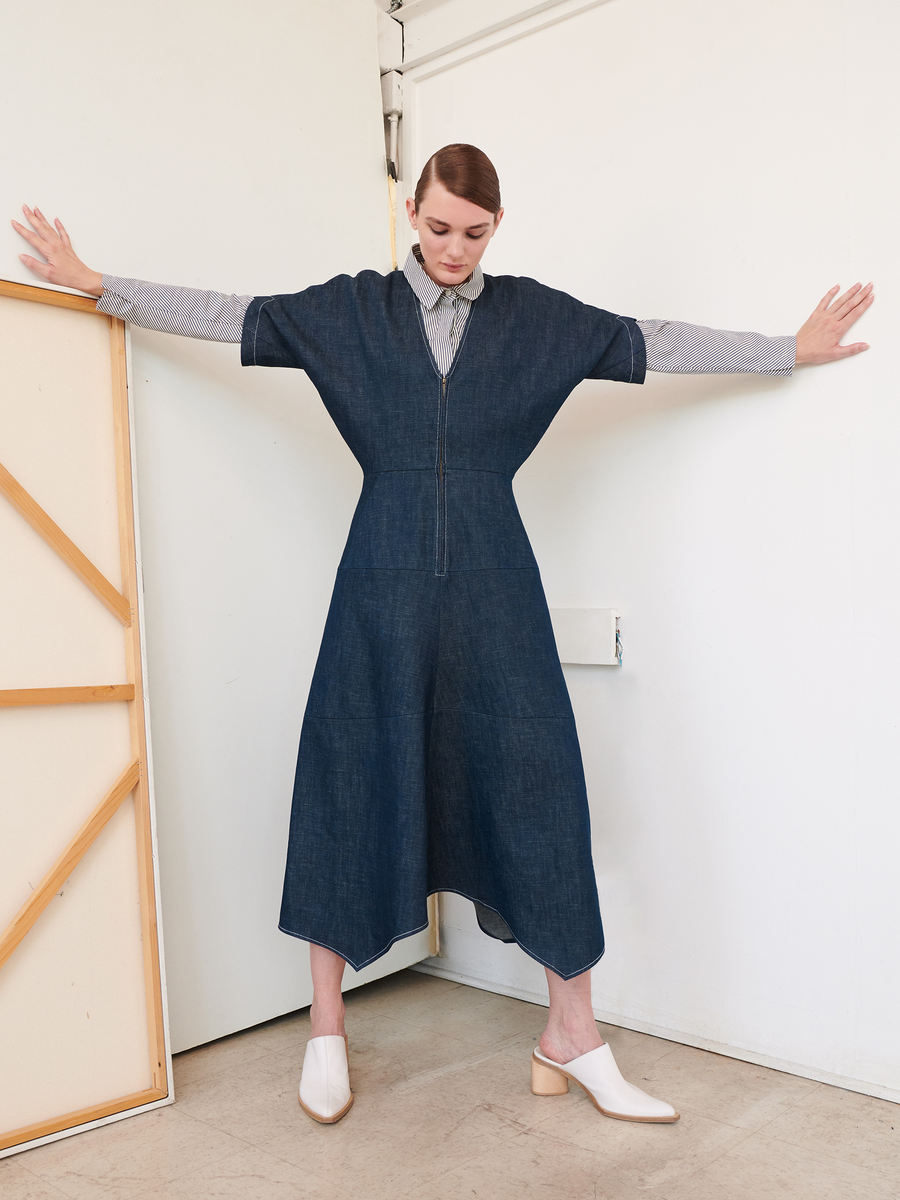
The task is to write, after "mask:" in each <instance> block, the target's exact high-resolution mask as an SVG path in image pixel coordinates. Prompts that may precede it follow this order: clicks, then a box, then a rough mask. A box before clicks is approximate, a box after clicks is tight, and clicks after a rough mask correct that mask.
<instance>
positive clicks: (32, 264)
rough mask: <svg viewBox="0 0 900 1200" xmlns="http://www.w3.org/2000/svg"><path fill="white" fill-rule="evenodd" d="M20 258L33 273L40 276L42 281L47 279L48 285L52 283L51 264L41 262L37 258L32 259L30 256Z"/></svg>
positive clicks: (25, 255)
mask: <svg viewBox="0 0 900 1200" xmlns="http://www.w3.org/2000/svg"><path fill="white" fill-rule="evenodd" d="M19 258H20V259H21V260H22V262H23V263H24V264H25V266H26V267H27V268H28V270H29V271H33V272H34V273H35V275H40V277H41V279H46V280H47V281H48V283H49V282H52V280H51V279H50V276H51V274H52V273H53V268H52V267H51V266H50V264H49V263H42V262H39V261H38V260H37V259H36V258H32V257H31V255H30V254H20V255H19Z"/></svg>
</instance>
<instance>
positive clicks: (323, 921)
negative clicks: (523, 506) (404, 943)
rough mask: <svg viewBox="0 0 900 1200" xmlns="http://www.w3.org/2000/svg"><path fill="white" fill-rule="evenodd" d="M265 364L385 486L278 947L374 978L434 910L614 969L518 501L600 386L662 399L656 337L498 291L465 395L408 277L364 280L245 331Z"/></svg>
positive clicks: (321, 724)
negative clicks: (469, 915)
mask: <svg viewBox="0 0 900 1200" xmlns="http://www.w3.org/2000/svg"><path fill="white" fill-rule="evenodd" d="M241 358H242V362H243V363H244V364H245V365H258V366H269V367H298V368H301V369H303V370H305V371H306V372H307V374H308V375H309V377H310V379H311V380H312V382H313V384H314V385H315V386H316V388H317V389H318V391H319V393H320V395H321V397H322V400H323V402H324V403H325V405H326V407H327V409H328V412H329V413H330V414H331V416H332V418H333V420H334V422H335V424H336V425H337V427H338V429H339V430H340V432H341V435H342V436H343V438H344V439H345V441H346V442H347V444H348V446H349V447H350V449H351V451H352V452H353V454H354V455H355V456H356V458H357V460H358V461H359V463H360V465H361V467H362V469H363V472H364V481H363V487H362V493H361V496H360V500H359V504H358V506H357V509H356V513H355V515H354V518H353V522H352V525H351V527H350V533H349V537H348V540H347V545H346V548H345V550H344V554H343V557H342V559H341V563H340V566H339V568H338V572H337V581H336V584H335V589H334V595H333V597H332V601H331V607H330V610H329V613H328V619H327V622H326V625H325V631H324V635H323V638H322V646H321V650H320V653H319V659H318V663H317V665H316V669H315V673H314V675H313V680H312V686H311V688H310V693H309V701H308V704H307V709H306V715H305V717H304V721H303V729H302V732H301V739H300V752H299V756H298V761H297V774H296V781H295V786H294V799H293V808H292V813H291V824H290V837H289V843H288V855H287V868H286V873H285V883H284V895H283V902H282V910H281V919H280V928H281V929H282V930H283V931H284V932H285V933H289V934H292V935H293V936H295V937H298V938H302V939H304V940H305V941H309V942H314V943H317V944H318V945H322V946H326V947H327V948H328V949H330V950H334V951H336V952H337V953H338V954H339V955H341V957H342V958H344V959H346V960H347V962H349V963H350V964H351V966H353V967H354V968H356V969H357V970H359V969H360V968H362V967H364V966H365V965H366V964H367V963H370V962H372V961H374V960H375V959H377V958H379V957H380V956H381V955H382V954H384V953H385V952H386V951H387V950H388V949H389V948H390V946H391V945H392V944H393V943H394V942H395V941H397V940H398V939H400V938H403V937H409V936H410V935H411V934H414V933H417V932H419V931H420V930H422V929H424V928H425V927H426V925H427V913H426V898H427V896H428V895H429V893H431V892H438V891H446V892H456V893H458V894H459V895H461V896H465V897H468V898H469V899H471V900H473V901H474V902H475V904H476V910H477V912H478V917H479V922H480V924H481V926H482V928H483V929H484V930H485V932H487V933H490V934H491V935H492V936H495V937H500V938H502V939H503V940H507V941H515V942H517V943H518V944H519V946H521V948H522V949H523V950H524V951H525V953H526V954H529V955H530V956H531V957H532V958H534V959H536V960H537V961H538V962H540V963H542V964H544V965H545V966H548V967H550V968H552V969H553V970H554V971H555V972H557V974H559V975H561V976H562V977H563V978H566V979H568V978H571V977H572V976H574V975H577V974H580V973H581V972H582V971H585V970H587V969H588V968H589V967H591V966H593V965H594V963H596V962H597V961H598V959H599V958H600V956H601V955H602V953H603V928H602V925H601V921H600V910H599V905H598V900H597V888H596V883H595V880H594V870H593V864H592V860H591V838H590V821H589V815H588V804H587V796H586V792H585V784H584V772H583V768H582V763H581V753H580V750H579V745H578V737H577V735H576V732H575V721H574V717H573V714H572V707H571V704H570V701H569V696H568V693H567V691H566V685H565V681H564V679H563V673H562V669H561V667H560V664H559V656H558V654H557V650H556V644H555V642H554V639H553V630H552V627H551V624H550V616H549V613H548V610H547V604H546V601H545V599H544V593H543V589H542V587H541V580H540V575H539V572H538V568H537V564H536V562H535V559H534V555H533V553H532V550H531V546H530V545H529V542H528V538H527V536H526V533H525V530H524V527H523V525H522V522H521V519H520V517H519V514H518V510H517V508H516V504H515V500H514V498H513V490H512V481H513V476H514V475H515V473H516V471H517V470H518V468H519V467H520V466H521V465H522V463H523V462H524V461H525V459H526V458H527V457H528V456H529V454H530V453H531V452H532V450H533V449H534V447H535V446H536V445H537V443H538V441H539V440H540V439H541V437H542V436H543V434H544V432H545V431H546V429H547V427H548V425H549V424H550V422H551V421H552V419H553V417H554V416H555V414H556V413H557V411H558V410H559V408H560V406H561V405H562V403H563V401H564V400H565V399H566V397H567V396H568V395H569V393H570V392H571V391H572V389H573V388H574V387H575V386H576V385H577V384H578V383H579V382H580V381H581V380H583V379H585V378H591V379H610V380H618V381H621V382H624V383H641V382H643V379H644V371H645V365H646V364H645V350H644V340H643V337H642V335H641V332H640V330H639V328H638V327H637V325H636V323H635V322H634V321H633V320H631V319H630V318H626V317H619V316H616V315H615V314H612V313H608V312H604V311H603V310H602V309H598V308H593V307H591V306H590V305H586V304H582V303H580V302H579V301H578V300H575V299H573V298H572V297H571V296H568V295H566V294H565V293H562V292H558V291H554V290H553V289H551V288H547V287H544V286H542V285H541V284H538V283H536V282H535V281H534V280H530V279H519V278H513V277H491V276H485V285H484V291H483V292H482V294H481V296H480V297H479V298H478V300H477V301H476V302H475V303H474V304H473V306H472V310H471V313H470V316H469V319H468V321H467V322H466V326H465V331H464V334H463V339H462V342H461V344H460V346H459V349H458V350H457V352H456V356H455V358H454V360H453V364H452V367H451V368H450V370H449V372H448V373H447V374H446V376H442V374H441V372H440V370H439V369H438V367H437V365H436V363H435V361H434V358H433V356H432V353H431V351H430V348H429V345H428V341H427V339H426V336H425V330H424V327H423V323H422V315H421V310H420V308H419V304H418V302H417V300H416V297H415V295H414V293H413V291H412V289H411V288H410V286H409V284H408V283H407V281H406V279H405V278H404V276H403V275H402V274H401V273H400V272H399V271H397V272H393V273H392V274H390V275H387V276H383V275H379V274H377V273H375V272H371V271H366V272H363V273H362V274H361V275H358V276H356V277H355V278H350V277H349V276H339V277H338V278H336V279H333V280H331V281H330V282H328V283H325V284H322V285H320V286H316V287H311V288H308V289H306V290H305V291H303V292H299V293H297V294H294V295H286V296H268V297H266V296H258V297H256V298H255V299H254V300H253V302H252V303H251V304H250V307H249V309H248V310H247V313H246V316H245V319H244V328H243V339H242V345H241Z"/></svg>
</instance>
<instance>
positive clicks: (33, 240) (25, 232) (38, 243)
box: [12, 221, 45, 254]
mask: <svg viewBox="0 0 900 1200" xmlns="http://www.w3.org/2000/svg"><path fill="white" fill-rule="evenodd" d="M12 227H13V229H14V230H15V231H16V233H18V234H21V235H22V237H23V238H24V239H25V241H26V242H28V243H29V245H31V246H34V248H35V250H37V251H39V252H40V253H41V254H44V253H45V250H44V245H45V241H44V238H42V237H39V236H38V234H36V233H34V232H33V231H32V230H31V229H26V228H25V226H24V225H20V224H19V222H18V221H13V222H12Z"/></svg>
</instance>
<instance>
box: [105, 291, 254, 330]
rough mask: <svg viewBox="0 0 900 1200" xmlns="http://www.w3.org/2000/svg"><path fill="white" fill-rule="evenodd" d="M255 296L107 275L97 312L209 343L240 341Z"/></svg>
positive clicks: (147, 327) (144, 327)
mask: <svg viewBox="0 0 900 1200" xmlns="http://www.w3.org/2000/svg"><path fill="white" fill-rule="evenodd" d="M252 299H253V297H252V296H226V295H224V294H223V293H222V292H199V291H195V290H194V289H193V288H184V287H168V286H166V285H164V284H159V283H147V282H146V281H145V280H143V279H121V278H120V277H119V276H117V275H104V276H103V295H102V296H101V297H100V299H99V300H98V301H97V311H98V312H105V313H109V315H110V316H113V317H122V318H123V319H124V320H126V321H132V322H133V323H134V324H135V325H140V326H141V327H142V328H143V329H157V330H159V331H160V333H177V334H180V335H181V336H182V337H191V338H200V339H202V340H203V341H207V342H240V340H241V331H242V330H243V327H244V314H245V313H246V311H247V309H248V308H249V307H250V301H251V300H252Z"/></svg>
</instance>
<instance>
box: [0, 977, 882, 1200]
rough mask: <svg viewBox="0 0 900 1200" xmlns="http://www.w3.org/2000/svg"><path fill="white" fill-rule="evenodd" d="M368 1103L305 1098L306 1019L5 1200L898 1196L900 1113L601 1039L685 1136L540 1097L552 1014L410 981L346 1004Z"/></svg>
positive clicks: (12, 1175) (56, 1157) (14, 1183)
mask: <svg viewBox="0 0 900 1200" xmlns="http://www.w3.org/2000/svg"><path fill="white" fill-rule="evenodd" d="M347 1002H348V1003H347V1008H348V1022H347V1024H348V1032H349V1036H350V1042H351V1070H352V1079H353V1087H354V1090H355V1092H356V1103H355V1104H354V1107H353V1109H352V1110H351V1111H350V1113H349V1114H348V1115H347V1117H346V1118H345V1119H344V1120H343V1121H341V1122H340V1124H338V1125H333V1126H323V1125H316V1124H314V1123H313V1122H312V1121H310V1120H309V1119H308V1118H306V1117H304V1115H303V1113H302V1112H301V1111H300V1108H299V1106H298V1104H297V1099H296V1093H297V1080H298V1076H299V1068H300V1064H301V1061H302V1056H303V1048H304V1044H305V1041H306V1037H307V1029H308V1017H307V1012H306V1010H303V1011H302V1012H299V1013H295V1014H293V1015H291V1016H289V1017H283V1018H281V1019H279V1020H277V1021H270V1022H269V1023H268V1024H266V1025H261V1026H258V1027H257V1028H256V1029H251V1030H248V1031H246V1032H245V1033H240V1034H236V1035H235V1036H234V1037H230V1038H224V1039H223V1040H222V1041H220V1042H214V1043H213V1044H211V1045H209V1046H204V1047H201V1048H200V1049H197V1050H192V1051H188V1052H187V1053H186V1054H181V1055H179V1056H178V1057H177V1058H176V1060H175V1080H176V1088H177V1095H178V1100H177V1102H176V1103H175V1104H174V1105H172V1106H170V1107H168V1108H164V1109H160V1110H158V1111H156V1112H152V1113H146V1114H144V1115H143V1116H139V1117H133V1118H131V1119H129V1120H125V1121H120V1122H117V1123H116V1124H114V1125H109V1126H106V1127H104V1128H102V1129H96V1130H92V1131H91V1132H89V1133H83V1134H80V1135H79V1136H77V1137H72V1138H67V1139H65V1140H63V1141H60V1142H55V1143H53V1144H51V1145H47V1146H41V1147H39V1148H38V1149H36V1150H31V1151H28V1152H26V1153H24V1154H20V1155H17V1156H15V1157H13V1158H9V1159H5V1160H3V1161H0V1196H2V1200H61V1198H63V1197H69V1198H72V1200H126V1198H128V1200H132V1198H137V1197H141V1200H164V1198H165V1200H214V1198H215V1200H238V1198H240V1200H295V1198H302V1197H322V1198H327V1200H350V1198H351V1197H353V1198H354V1200H380V1198H381V1197H384V1198H388V1197H390V1198H391V1200H401V1198H402V1200H472V1198H473V1197H476V1198H477V1197H483V1198H484V1200H507V1198H510V1200H513V1198H514V1200H520V1198H521V1197H541V1200H556V1197H559V1198H560V1200H562V1198H563V1197H567V1198H568V1197H572V1198H574V1200H636V1198H637V1197H644V1198H646V1197H648V1196H649V1197H653V1198H655V1200H751V1198H753V1200H763V1198H765V1200H770V1198H771V1200H776V1198H781V1197H790V1198H792V1200H796V1198H806V1197H809V1198H810V1200H813V1198H814V1200H832V1198H833V1200H897V1197H900V1108H898V1106H897V1105H894V1104H890V1103H888V1102H887V1101H884V1100H873V1099H871V1098H869V1097H866V1096H860V1095H856V1094H855V1093H853V1092H845V1091H841V1090H839V1089H837V1088H833V1087H827V1086H826V1085H824V1084H818V1083H812V1082H810V1081H809V1080H807V1079H798V1078H796V1077H794V1076H792V1075H783V1074H781V1073H780V1072H778V1071H769V1070H766V1069H764V1068H762V1067H754V1066H751V1065H749V1064H747V1063H742V1062H736V1061H735V1060H733V1059H728V1058H721V1057H719V1056H718V1055H715V1054H707V1053H706V1052H704V1051H702V1050H693V1049H691V1048H689V1047H685V1046H679V1045H677V1044H675V1043H674V1042H665V1041H661V1040H660V1039H658V1038H653V1037H647V1036H645V1035H643V1034H637V1033H631V1032H629V1031H627V1030H623V1029H616V1028H612V1027H604V1028H603V1033H604V1036H606V1037H608V1039H609V1041H610V1043H611V1045H612V1046H613V1048H614V1050H615V1052H616V1056H617V1059H618V1061H619V1063H620V1065H621V1066H622V1068H623V1071H624V1073H625V1074H626V1076H627V1077H628V1078H630V1079H632V1080H633V1081H634V1082H635V1083H637V1084H639V1085H640V1086H642V1087H644V1088H645V1089H646V1090H648V1091H650V1092H652V1093H655V1094H656V1095H659V1096H662V1097H664V1098H665V1099H667V1100H669V1101H670V1102H671V1103H673V1104H675V1105H676V1107H678V1108H679V1109H680V1111H681V1113H682V1118H681V1121H680V1122H678V1124H677V1125H637V1124H629V1123H626V1122H624V1121H612V1120H609V1119H608V1118H606V1117H603V1116H601V1115H600V1114H599V1113H597V1112H596V1111H595V1110H594V1108H593V1107H592V1106H591V1104H590V1103H589V1101H588V1100H587V1098H586V1097H585V1095H584V1093H583V1092H581V1091H580V1089H575V1088H573V1089H572V1091H571V1092H570V1093H569V1095H568V1096H561V1097H555V1098H539V1097H535V1096H532V1095H531V1093H530V1091H529V1087H528V1079H529V1074H528V1058H529V1054H530V1052H531V1048H532V1046H533V1045H534V1043H535V1039H536V1038H537V1037H538V1036H539V1034H540V1031H541V1029H542V1027H543V1020H544V1016H545V1010H544V1009H541V1008H538V1007H536V1006H534V1005H531V1004H525V1003H523V1002H522V1001H520V1000H510V999H507V998H505V997H502V996H494V995H492V994H491V993H489V992H481V991H477V990H475V989H473V988H468V987H462V986H459V985H457V984H454V983H449V982H447V981H446V980H441V979H435V978H433V977H431V976H428V975H420V974H417V973H415V972H412V971H405V972H402V973H401V974H399V975H394V976H392V977H390V978H389V979H385V980H381V981H380V982H378V983H374V984H371V985H369V986H368V987H365V988H361V989H359V990H358V991H354V992H351V993H350V994H349V995H348V997H347Z"/></svg>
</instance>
